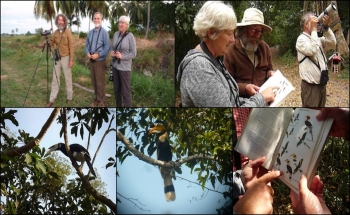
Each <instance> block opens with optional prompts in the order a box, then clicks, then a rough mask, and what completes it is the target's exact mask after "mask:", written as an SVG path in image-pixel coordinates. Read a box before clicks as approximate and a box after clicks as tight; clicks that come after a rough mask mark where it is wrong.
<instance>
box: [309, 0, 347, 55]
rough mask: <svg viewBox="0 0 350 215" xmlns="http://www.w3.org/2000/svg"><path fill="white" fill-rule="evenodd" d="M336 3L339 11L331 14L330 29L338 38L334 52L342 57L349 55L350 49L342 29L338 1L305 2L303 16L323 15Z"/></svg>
mask: <svg viewBox="0 0 350 215" xmlns="http://www.w3.org/2000/svg"><path fill="white" fill-rule="evenodd" d="M332 2H334V4H335V6H336V7H337V10H335V11H334V10H333V12H332V13H330V14H329V16H330V21H329V27H330V29H332V31H333V32H334V35H335V38H336V47H335V50H334V51H337V52H338V53H339V54H340V55H343V54H349V47H348V44H347V43H346V40H345V37H344V34H343V28H342V27H341V21H340V17H339V14H338V5H337V1H304V8H303V14H305V13H306V12H308V11H311V12H315V13H316V14H320V13H322V12H323V11H324V10H325V9H326V8H327V7H328V5H330V4H331V3H332Z"/></svg>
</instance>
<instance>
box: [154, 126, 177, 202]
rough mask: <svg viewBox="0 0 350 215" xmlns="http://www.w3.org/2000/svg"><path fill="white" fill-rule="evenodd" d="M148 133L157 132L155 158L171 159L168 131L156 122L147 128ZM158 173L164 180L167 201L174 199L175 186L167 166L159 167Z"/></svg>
mask: <svg viewBox="0 0 350 215" xmlns="http://www.w3.org/2000/svg"><path fill="white" fill-rule="evenodd" d="M149 134H158V141H157V159H158V160H160V161H164V162H169V161H171V160H172V157H173V154H172V152H171V147H170V145H169V141H168V132H167V131H166V128H165V127H164V125H162V124H157V125H156V126H155V127H153V128H151V129H150V130H149ZM159 170H160V174H161V176H162V178H163V180H164V194H165V200H166V201H167V202H170V201H174V200H175V198H176V195H175V188H174V185H173V181H172V179H171V175H170V172H171V170H170V169H169V168H163V167H160V168H159Z"/></svg>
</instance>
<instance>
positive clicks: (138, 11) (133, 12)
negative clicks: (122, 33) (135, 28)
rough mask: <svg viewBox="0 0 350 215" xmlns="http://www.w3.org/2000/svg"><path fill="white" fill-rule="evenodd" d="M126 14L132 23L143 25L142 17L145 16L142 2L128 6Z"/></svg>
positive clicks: (135, 2) (134, 2)
mask: <svg viewBox="0 0 350 215" xmlns="http://www.w3.org/2000/svg"><path fill="white" fill-rule="evenodd" d="M128 13H129V14H130V20H131V22H132V23H135V24H136V23H143V17H144V14H145V9H144V2H143V1H133V2H131V3H130V4H129V7H128Z"/></svg>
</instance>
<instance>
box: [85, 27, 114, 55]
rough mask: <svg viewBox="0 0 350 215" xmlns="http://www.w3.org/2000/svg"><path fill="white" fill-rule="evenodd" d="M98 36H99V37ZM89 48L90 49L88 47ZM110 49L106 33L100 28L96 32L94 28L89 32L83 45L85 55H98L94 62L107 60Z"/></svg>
mask: <svg viewBox="0 0 350 215" xmlns="http://www.w3.org/2000/svg"><path fill="white" fill-rule="evenodd" d="M99 34H100V35H99ZM90 46H91V47H90ZM109 49H110V42H109V37H108V32H107V31H106V30H105V29H104V28H102V27H101V26H100V27H99V28H98V29H97V30H96V29H95V28H94V29H92V30H91V31H90V32H89V35H88V36H87V39H86V43H85V54H88V53H90V52H91V53H92V54H95V53H97V54H99V58H97V59H96V61H101V60H104V59H106V58H107V55H108V52H109Z"/></svg>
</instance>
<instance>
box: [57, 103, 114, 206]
mask: <svg viewBox="0 0 350 215" xmlns="http://www.w3.org/2000/svg"><path fill="white" fill-rule="evenodd" d="M62 124H63V133H64V141H65V144H66V148H68V149H69V147H67V144H68V134H67V116H66V109H65V108H64V109H63V113H62ZM67 154H68V157H69V159H70V160H71V162H72V165H73V167H74V168H75V170H76V171H77V174H78V175H79V177H80V179H81V181H82V182H83V184H84V186H85V188H86V190H87V191H88V192H89V193H90V194H91V195H92V196H93V197H95V199H97V200H98V201H100V202H102V203H103V204H105V205H107V206H108V207H109V209H110V210H111V211H112V212H113V213H115V210H116V204H115V203H114V202H113V201H112V200H110V199H109V198H107V197H105V196H103V195H101V194H99V193H98V192H97V191H96V190H95V189H94V188H93V187H92V186H91V184H90V182H89V180H88V177H85V176H84V174H83V173H82V171H81V169H80V168H79V166H78V164H77V162H76V161H75V159H73V158H72V156H71V153H70V151H68V150H67Z"/></svg>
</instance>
